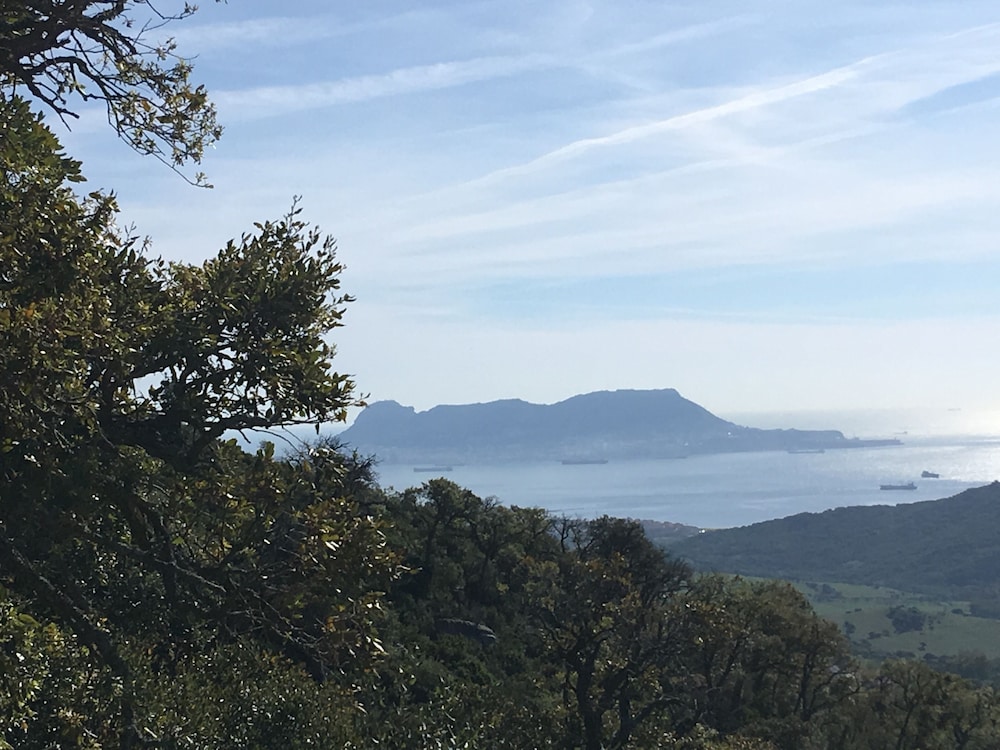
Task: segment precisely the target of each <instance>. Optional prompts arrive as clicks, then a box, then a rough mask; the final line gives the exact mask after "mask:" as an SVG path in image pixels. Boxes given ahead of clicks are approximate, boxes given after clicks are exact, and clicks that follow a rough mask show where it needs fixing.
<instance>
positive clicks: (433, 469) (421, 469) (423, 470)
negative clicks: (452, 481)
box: [413, 466, 454, 474]
mask: <svg viewBox="0 0 1000 750" xmlns="http://www.w3.org/2000/svg"><path fill="white" fill-rule="evenodd" d="M413 470H414V471H415V472H417V473H419V474H429V473H441V474H443V473H444V472H446V471H454V467H452V466H414V467H413Z"/></svg>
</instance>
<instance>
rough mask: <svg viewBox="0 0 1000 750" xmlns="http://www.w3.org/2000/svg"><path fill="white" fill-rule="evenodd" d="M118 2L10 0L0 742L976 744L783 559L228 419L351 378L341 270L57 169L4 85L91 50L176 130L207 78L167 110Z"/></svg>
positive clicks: (945, 700)
mask: <svg viewBox="0 0 1000 750" xmlns="http://www.w3.org/2000/svg"><path fill="white" fill-rule="evenodd" d="M139 5H142V6H148V3H140V2H138V0H137V2H135V3H130V2H127V1H123V2H86V1H84V2H73V3H71V2H50V3H44V4H42V3H6V4H2V5H0V11H2V24H0V41H2V45H0V66H2V67H0V72H2V73H3V76H4V77H3V79H2V80H0V124H2V128H0V174H2V177H0V414H3V417H2V420H0V583H2V586H0V747H6V748H24V749H26V750H33V749H38V750H42V749H43V748H61V747H74V748H93V749H96V748H114V747H118V748H136V747H150V748H188V747H197V748H218V749H219V750H222V749H223V748H234V747H245V748H283V749H285V748H291V749H294V748H344V747H355V748H362V747H373V746H376V745H379V746H382V747H406V748H442V747H448V748H457V747H462V748H503V747H509V748H526V747H553V748H586V749H587V750H591V749H596V748H626V747H665V748H676V749H677V750H696V749H698V748H701V749H712V748H714V749H716V750H766V749H769V748H781V749H785V748H787V749H788V750H791V749H792V748H839V749H841V750H855V749H856V750H863V749H868V748H883V747H896V748H899V749H900V750H902V749H903V748H914V749H915V748H918V747H919V748H923V749H924V750H932V749H934V748H953V747H961V748H969V750H973V749H974V748H989V747H994V746H995V745H996V741H995V739H996V737H997V729H996V723H997V721H998V720H1000V704H998V702H997V700H996V697H995V695H994V693H993V692H992V690H991V689H989V688H980V687H976V686H975V685H973V684H972V683H969V682H965V681H963V680H961V679H959V678H957V677H953V676H949V675H945V674H942V673H939V672H936V671H934V670H932V669H930V668H929V667H928V666H926V665H923V664H919V663H906V662H900V663H892V664H887V665H885V666H884V667H883V668H882V669H881V670H880V671H878V672H877V673H872V674H869V673H866V672H865V671H863V670H862V669H861V668H860V667H859V665H857V664H856V663H854V662H853V661H852V659H851V658H850V656H849V654H848V652H847V648H846V644H845V641H844V639H843V638H842V637H841V635H840V634H839V632H838V631H837V629H836V628H835V627H834V626H832V625H830V624H829V623H826V622H824V621H823V620H820V619H819V618H817V617H816V616H815V614H814V613H813V612H812V610H811V609H810V608H809V606H808V603H807V602H806V600H805V599H804V598H803V597H802V596H801V595H800V594H799V593H797V592H796V591H795V590H794V589H792V588H791V587H789V586H787V585H786V584H782V583H775V582H767V583H758V582H747V581H744V580H740V579H734V578H723V577H717V576H701V577H699V576H696V575H694V573H693V571H692V570H691V569H690V568H689V567H688V566H687V565H685V564H683V563H681V562H678V561H677V560H675V559H672V558H670V557H668V556H666V555H665V554H664V553H663V552H662V551H661V550H660V549H659V548H658V547H657V546H655V545H654V544H653V543H652V542H651V541H650V540H649V539H648V538H647V537H646V536H645V534H644V532H643V530H642V527H641V525H640V524H638V523H636V522H633V521H628V520H622V519H613V518H600V519H593V520H586V521H585V520H570V519H560V518H553V517H551V516H549V515H548V514H546V513H545V512H543V511H541V510H538V509H525V508H516V507H505V506H501V505H499V504H497V503H496V502H494V501H491V500H488V499H487V500H483V499H481V498H479V497H476V496H475V495H474V494H472V493H471V492H469V491H467V490H464V489H462V488H461V487H458V486H456V485H455V484H453V483H450V482H447V481H445V480H443V479H439V480H434V481H431V482H428V483H426V484H424V485H423V486H421V487H418V488H414V489H411V490H408V491H406V492H403V493H399V494H393V493H387V492H384V491H382V490H381V489H380V488H379V487H378V485H377V483H376V481H375V476H374V473H373V464H372V462H371V460H369V459H367V458H365V457H359V456H357V455H352V454H348V453H346V452H345V451H343V450H341V449H340V448H339V447H338V446H337V445H336V444H330V443H324V442H322V441H320V442H318V443H317V444H315V445H312V446H306V447H303V448H302V449H300V450H296V451H293V452H291V453H288V454H286V455H276V453H275V451H274V448H273V446H272V445H271V444H270V443H264V444H262V445H261V447H260V448H259V449H257V450H256V451H248V450H245V449H244V448H243V447H241V444H240V443H239V442H237V440H236V439H235V438H234V437H233V435H234V434H236V433H241V432H244V433H245V432H246V431H252V430H262V429H269V428H273V427H278V426H282V425H291V424H299V423H319V422H322V421H327V420H331V419H339V418H342V417H343V415H344V411H345V409H346V408H348V407H349V406H352V405H356V404H357V403H358V398H357V397H356V396H355V390H354V383H353V382H352V380H351V379H350V378H349V377H347V376H344V375H342V374H339V373H337V372H335V371H334V370H333V369H332V356H333V354H334V351H333V348H332V346H331V345H330V344H329V343H328V340H327V337H328V336H329V334H330V333H331V332H332V331H333V330H334V329H336V328H337V327H338V326H339V325H340V323H341V319H342V315H343V312H344V307H345V305H346V303H347V302H349V298H348V297H347V296H346V295H344V294H342V293H341V292H340V290H339V277H340V272H341V266H340V264H339V263H338V262H337V260H336V257H335V253H334V249H335V248H334V245H333V242H332V241H331V240H329V239H324V238H323V237H322V236H321V235H320V234H319V233H317V232H316V231H314V230H311V229H310V228H309V227H308V226H307V225H306V224H305V223H304V222H303V221H302V220H301V219H300V217H299V214H298V211H297V209H296V208H295V207H293V209H292V211H291V212H290V213H289V214H288V215H286V216H285V217H283V218H280V219H278V220H276V221H270V222H262V223H260V224H258V225H257V226H256V228H255V230H254V231H253V232H252V233H249V234H246V235H243V236H242V237H240V238H239V239H238V240H233V241H232V242H230V243H229V244H228V245H227V246H226V247H225V248H223V249H222V250H221V251H220V252H219V253H218V254H217V255H216V256H214V257H213V258H211V259H210V260H209V261H207V262H206V263H204V264H202V265H197V266H196V265H188V264H180V263H164V262H162V261H160V260H157V259H155V258H153V257H152V256H150V255H149V254H148V252H147V249H146V248H145V247H144V246H143V244H142V243H141V242H139V241H137V239H136V238H135V237H133V236H131V235H129V234H128V233H125V232H122V231H121V230H120V229H119V228H118V226H117V224H116V213H117V208H116V205H115V202H114V200H113V198H112V197H110V196H107V195H103V194H99V193H92V194H90V195H87V196H82V197H81V196H80V195H78V194H77V193H76V192H74V190H73V189H72V188H73V186H74V185H76V184H77V183H79V182H80V181H81V178H82V174H81V167H80V164H78V163H77V162H76V161H74V160H73V159H72V158H70V157H69V156H67V155H66V154H65V153H63V151H62V150H61V147H60V145H59V143H58V141H57V139H56V138H55V137H54V135H53V134H52V132H51V131H50V130H49V129H48V128H47V127H46V125H45V124H44V122H43V121H42V118H41V116H40V115H39V114H38V113H37V112H35V111H33V110H32V103H31V102H29V101H27V100H24V99H22V98H20V97H19V95H18V92H19V91H20V90H21V89H22V88H23V87H26V88H27V89H28V91H30V92H32V93H34V94H35V97H36V98H35V100H34V102H35V103H36V104H37V103H38V102H39V101H40V102H41V103H43V104H45V105H48V106H49V107H52V108H55V109H56V111H57V112H62V111H64V110H63V109H62V108H63V107H64V106H65V99H64V97H65V96H66V95H69V94H70V93H72V92H77V93H79V87H78V85H77V83H78V82H79V81H78V79H79V76H81V75H83V76H84V77H91V76H98V78H97V79H96V80H94V79H93V78H91V80H92V83H94V85H96V86H97V87H98V91H100V92H103V94H102V95H103V96H104V97H105V99H106V103H107V104H108V106H109V107H111V108H112V112H113V113H114V112H118V113H119V115H120V116H121V117H124V118H125V119H115V117H116V115H114V114H113V115H112V120H113V124H115V126H116V127H117V128H118V129H119V130H123V129H124V130H126V131H128V132H130V133H132V132H133V131H131V130H130V128H133V127H134V128H138V130H137V131H135V132H139V133H141V132H142V131H143V129H144V128H145V127H147V126H148V127H153V128H155V127H158V126H157V125H152V124H150V123H151V122H152V121H150V122H148V123H146V125H144V124H143V123H144V122H145V121H143V120H141V119H140V120H139V121H137V122H132V121H131V120H129V119H128V117H129V114H128V113H129V112H130V110H129V109H128V107H129V106H133V105H134V106H138V107H139V109H141V110H143V111H146V106H145V105H144V104H142V102H144V101H146V102H148V103H149V106H150V107H152V108H153V112H160V113H161V114H159V115H155V116H154V120H155V122H157V123H162V124H163V125H164V127H166V128H167V129H166V130H160V131H156V132H155V133H154V136H155V137H160V138H163V139H165V142H166V143H168V144H170V148H171V149H178V151H172V153H173V155H174V156H173V157H172V158H173V159H174V160H175V161H176V160H178V158H179V157H186V156H194V155H196V154H197V153H200V152H198V148H199V147H200V146H199V142H200V141H199V139H200V138H201V137H202V135H203V133H204V130H203V128H204V126H205V122H206V121H205V120H204V119H202V120H199V117H202V116H203V115H204V114H205V112H206V111H207V110H204V109H202V106H203V103H202V102H201V99H199V98H198V97H195V98H194V99H193V100H192V101H191V102H190V111H189V116H190V118H191V121H190V122H189V123H188V122H186V121H182V122H180V123H179V125H178V127H176V128H174V127H173V125H172V124H171V123H172V120H171V118H172V117H180V118H182V120H183V118H184V117H185V116H187V115H185V114H184V111H183V108H182V109H181V110H177V111H174V110H171V109H170V107H174V106H175V105H177V101H175V100H168V99H167V97H166V94H164V93H163V91H164V90H161V89H159V88H156V87H157V86H161V85H167V86H168V89H169V86H170V85H172V84H171V81H173V82H174V84H176V85H177V86H180V88H179V89H177V90H176V91H173V95H177V96H180V97H181V100H180V101H183V99H184V97H185V96H187V95H188V94H187V93H185V92H187V91H188V90H187V89H185V88H184V86H185V85H186V84H185V83H184V81H186V78H185V76H186V69H185V70H182V71H181V73H178V74H177V75H178V76H180V77H179V78H176V79H171V78H169V74H168V73H164V72H163V71H162V70H161V69H159V68H158V67H156V64H155V63H152V65H153V67H152V68H148V67H143V65H144V63H140V62H137V61H135V60H134V59H133V58H132V57H130V55H135V54H138V53H137V52H136V51H135V50H139V49H141V48H140V47H136V48H135V49H134V50H133V49H131V48H130V47H129V46H128V45H129V44H139V43H140V39H139V37H137V36H132V37H130V36H128V33H127V32H122V31H120V30H119V31H114V32H113V33H112V31H110V30H109V27H107V26H106V24H111V23H117V22H120V21H122V20H123V16H122V14H123V13H124V12H125V11H126V10H128V9H130V8H134V7H135V6H139ZM149 7H151V6H149ZM74 14H76V15H74ZM50 23H51V24H55V25H54V26H53V27H52V28H54V29H55V30H56V31H57V32H58V33H56V34H55V35H54V36H52V35H51V34H49V32H48V31H44V30H43V31H39V29H41V28H42V27H43V26H44V27H45V28H46V29H49V26H47V25H46V24H50ZM60 24H69V27H68V28H69V30H68V31H67V30H66V29H64V27H63V26H60ZM116 28H118V29H121V28H127V26H125V27H116ZM50 30H51V29H50ZM122 34H124V36H122ZM80 35H82V36H80ZM83 36H85V37H86V38H87V39H89V40H90V42H88V43H86V44H93V45H96V46H95V47H94V48H91V47H89V46H88V47H86V49H77V48H74V46H73V45H74V44H84V43H83V42H81V41H80V39H82V38H83ZM46 45H48V46H46ZM102 45H103V52H101V49H102ZM74 49H75V50H76V51H75V52H74ZM60 50H61V51H60ZM67 50H68V51H67ZM122 50H124V53H122ZM130 50H131V51H130ZM91 52H93V54H94V55H98V54H100V55H103V56H100V57H99V58H95V60H98V59H99V61H100V65H105V66H109V67H107V68H101V67H99V66H98V63H97V62H93V64H92V65H91V63H88V62H87V60H89V59H90V58H89V57H87V55H89V54H90V53H91ZM118 54H125V57H123V58H121V59H119V58H117V57H116V55H118ZM81 55H82V57H81ZM85 65H91V67H83V66H85ZM61 66H62V67H61ZM93 66H98V67H93ZM102 71H103V72H102ZM161 74H162V75H168V77H167V78H166V79H158V78H157V76H160V75H161ZM182 74H183V75H182ZM119 75H120V76H124V78H122V79H121V80H119V79H117V78H116V76H119ZM32 76H35V77H34V78H33V77H32ZM74 76H76V79H74ZM100 76H106V79H102V78H100ZM74 80H75V81H76V82H75V83H74ZM164 81H166V83H165V84H164ZM46 82H47V83H46ZM119 85H127V86H128V87H136V89H135V90H142V87H143V86H152V87H153V91H154V93H155V92H156V91H160V93H161V94H163V97H162V101H160V103H159V104H157V101H159V100H156V99H155V96H154V97H153V98H152V99H149V98H143V97H144V96H145V95H142V94H135V91H134V90H133V89H131V88H126V89H124V90H121V91H120V90H119V89H116V88H114V87H115V86H119ZM171 90H172V89H171ZM116 91H117V92H119V94H120V95H121V96H122V97H124V98H121V99H118V98H116V96H118V95H119V94H116V93H115V92H116ZM130 92H131V93H130ZM158 95H159V94H158ZM136 96H137V97H138V98H135V97H136ZM136 102H138V104H136ZM121 107H124V109H115V108H121ZM156 107H167V108H168V109H167V110H163V109H160V110H157V109H156ZM122 112H124V113H125V114H123V115H122V114H121V113H122ZM143 117H144V115H143ZM161 118H164V119H161ZM189 125H190V127H188V126H189ZM134 145H137V146H138V147H140V148H142V149H144V150H151V151H154V152H155V148H154V147H152V146H148V144H147V146H146V147H144V146H143V142H142V141H139V142H138V143H137V144H134Z"/></svg>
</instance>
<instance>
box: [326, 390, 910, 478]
mask: <svg viewBox="0 0 1000 750" xmlns="http://www.w3.org/2000/svg"><path fill="white" fill-rule="evenodd" d="M340 439H341V440H342V441H343V442H344V443H345V444H347V445H349V446H350V447H352V448H356V449H357V450H359V451H360V452H362V453H371V454H375V455H377V456H378V458H379V459H380V460H382V461H385V462H387V463H408V462H414V463H462V462H466V463H485V462H499V461H533V460H543V461H545V460H553V461H558V460H573V459H581V460H586V459H592V460H593V459H599V460H604V459H608V460H621V459H628V458H676V457H681V456H687V455H693V454H698V453H726V452H734V451H754V450H807V449H820V448H822V449H835V448H850V447H858V446H862V445H872V444H878V443H881V444H884V443H886V442H897V441H864V440H856V439H852V440H849V439H847V438H845V437H844V435H843V433H841V432H838V431H836V430H760V429H754V428H752V427H744V426H741V425H737V424H734V423H732V422H728V421H726V420H724V419H721V418H719V417H717V416H715V415H714V414H712V413H711V412H709V411H708V410H707V409H705V408H704V407H701V406H699V405H698V404H696V403H694V402H693V401H689V400H688V399H686V398H684V397H682V396H681V395H680V394H679V393H678V392H677V391H676V390H673V389H662V390H619V391H599V392H596V393H588V394H583V395H579V396H574V397H572V398H569V399H566V400H565V401H560V402H559V403H556V404H551V405H541V404H531V403H528V402H526V401H520V400H505V401H493V402H490V403H485V404H466V405H460V406H436V407H434V408H433V409H430V410H428V411H424V412H418V411H416V410H415V409H414V408H412V407H407V406H402V405H400V404H398V403H397V402H395V401H379V402H376V403H374V404H372V405H370V406H369V407H368V408H366V409H365V410H364V411H363V412H361V414H360V415H359V416H358V418H357V420H356V421H355V423H354V424H353V425H352V426H351V427H350V428H348V429H347V430H345V431H344V432H343V433H341V435H340Z"/></svg>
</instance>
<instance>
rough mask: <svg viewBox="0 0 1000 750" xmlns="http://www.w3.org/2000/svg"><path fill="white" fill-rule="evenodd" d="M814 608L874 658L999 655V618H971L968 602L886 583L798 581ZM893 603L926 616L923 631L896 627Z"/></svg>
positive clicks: (994, 657) (990, 656)
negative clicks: (882, 584)
mask: <svg viewBox="0 0 1000 750" xmlns="http://www.w3.org/2000/svg"><path fill="white" fill-rule="evenodd" d="M796 585H797V586H798V588H799V589H801V590H802V591H803V593H805V594H806V596H808V597H809V600H810V601H811V602H812V605H813V607H814V608H815V610H816V612H817V613H818V614H819V615H821V616H822V617H825V618H827V619H829V620H831V621H832V622H834V623H836V624H838V625H840V626H841V627H842V628H844V626H845V623H850V624H851V625H852V626H853V628H848V630H851V631H852V632H850V633H849V638H850V640H851V642H852V643H853V644H854V646H855V648H856V649H857V651H858V652H859V653H861V654H868V655H871V656H872V657H878V658H881V657H887V656H904V655H905V656H911V657H916V658H922V657H923V656H924V655H926V654H934V655H937V656H957V655H958V654H960V653H963V652H970V651H977V652H980V653H982V654H984V655H986V656H987V657H989V658H992V659H996V658H1000V620H992V619H986V618H983V617H973V616H971V615H970V614H969V604H968V602H963V601H947V600H941V599H936V598H934V597H929V596H924V595H920V594H912V593H907V592H903V591H899V590H896V589H890V588H885V587H882V586H878V587H875V586H861V585H857V584H845V583H813V582H809V583H798V584H796ZM894 607H903V608H910V607H913V608H915V609H917V610H919V611H920V612H921V613H923V614H924V615H925V616H926V620H925V622H924V624H923V627H921V628H920V629H919V630H912V631H908V632H903V633H899V632H897V630H896V628H895V626H894V625H893V622H892V621H891V620H890V618H889V612H890V610H891V609H892V608H894Z"/></svg>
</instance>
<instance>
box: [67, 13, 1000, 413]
mask: <svg viewBox="0 0 1000 750" xmlns="http://www.w3.org/2000/svg"><path fill="white" fill-rule="evenodd" d="M164 33H169V34H170V35H172V36H174V37H175V38H176V40H177V42H178V44H179V50H180V52H181V53H182V54H185V55H188V56H191V57H193V58H194V78H195V79H196V80H197V81H198V82H202V83H204V84H206V86H207V87H208V89H209V91H210V93H211V96H212V98H213V99H214V101H215V102H216V104H217V106H218V110H219V119H220V120H221V122H222V124H223V125H224V127H225V133H224V135H223V138H222V140H221V141H220V142H219V143H218V144H217V146H216V147H215V148H214V149H212V150H211V151H210V152H209V153H208V154H207V155H206V158H205V160H204V162H203V164H202V165H201V167H200V168H201V169H202V170H203V171H204V172H206V173H207V175H208V178H209V180H210V181H211V182H212V183H213V185H214V186H215V187H214V189H212V190H205V189H199V188H195V187H192V186H190V185H188V184H187V183H185V182H184V181H183V180H182V179H180V178H179V177H178V176H177V175H175V174H174V173H172V172H171V171H170V170H169V169H167V168H166V167H164V166H163V165H162V164H160V163H159V162H157V161H155V160H153V159H150V158H143V157H140V156H138V155H136V154H134V153H132V152H131V151H129V150H128V148H127V147H126V146H124V145H123V144H121V143H120V142H119V141H117V140H116V139H115V137H114V134H113V133H112V132H111V131H110V129H109V128H108V127H107V124H106V123H105V122H103V120H102V117H101V115H100V113H98V112H84V116H83V117H82V118H81V119H80V121H78V122H77V123H75V124H74V125H73V129H72V131H71V132H69V133H67V134H65V135H64V136H63V140H64V143H65V145H66V146H67V148H68V150H69V151H70V153H72V154H73V155H74V156H76V157H78V158H82V159H83V161H84V171H85V173H86V174H87V175H88V177H89V182H88V184H87V187H88V189H93V188H104V189H108V190H114V191H115V192H116V193H117V195H118V197H119V202H120V204H121V207H122V216H121V220H122V223H123V224H130V225H134V226H135V227H136V230H137V231H138V232H139V233H141V234H144V235H148V236H149V237H150V238H151V240H152V252H153V254H155V255H160V256H163V257H165V258H168V259H171V260H178V261H188V262H201V261H202V260H204V259H206V258H208V257H210V256H211V255H213V254H214V253H215V252H217V251H218V249H220V248H221V247H222V246H223V245H224V244H225V242H226V240H228V239H229V238H231V237H239V236H240V235H241V234H243V233H244V232H247V231H251V230H252V228H253V223H254V222H255V221H261V220H266V219H273V218H278V217H280V216H281V215H283V214H284V213H285V212H286V211H287V210H288V208H289V207H290V206H291V204H292V201H293V198H294V197H295V196H301V207H302V209H303V214H302V215H303V217H304V218H306V220H308V221H309V222H311V223H312V224H314V225H317V226H319V227H320V228H321V229H322V230H324V231H325V232H327V233H329V234H332V235H333V236H335V237H336V238H337V240H338V247H339V251H338V252H339V258H340V260H342V261H343V262H344V263H345V265H346V271H345V272H344V275H343V290H344V291H346V292H348V293H350V294H352V295H354V296H355V297H356V298H357V301H356V302H354V303H353V304H351V305H350V306H349V309H348V313H347V315H346V317H345V326H344V327H343V328H341V329H338V330H337V331H336V332H335V333H334V335H333V337H332V340H333V341H334V342H335V343H336V345H337V350H338V352H337V357H336V360H335V366H336V368H337V369H338V370H339V371H341V372H348V373H351V374H352V375H353V376H354V377H355V379H356V382H357V384H358V388H359V390H360V391H361V392H362V393H364V394H367V396H368V398H369V401H377V400H383V399H393V400H396V401H399V402H400V403H403V404H406V405H410V406H415V407H416V408H418V409H427V408H430V407H432V406H434V405H436V404H441V403H450V404H456V403H471V402H482V401H492V400H495V399H501V398H521V399H525V400H528V401H532V402H536V403H552V402H555V401H559V400H562V399H564V398H567V397H569V396H572V395H574V394H577V393H585V392H589V391H594V390H604V389H610V390H614V389H619V388H676V389H677V390H678V391H680V393H681V394H682V395H684V396H686V397H687V398H689V399H691V400H693V401H696V402H697V403H699V404H701V405H702V406H705V407H706V408H708V409H709V410H711V411H713V412H715V413H717V414H721V415H725V414H727V413H733V412H755V411H781V412H795V411H800V410H840V409H868V408H878V409H894V408H910V407H917V406H922V407H930V408H934V409H940V410H955V409H962V410H963V411H964V412H966V413H979V412H984V411H985V410H990V409H1000V388H998V385H1000V378H998V376H1000V346H998V345H997V344H998V339H1000V295H998V294H997V291H998V287H1000V247H998V240H1000V138H998V137H997V134H998V132H1000V5H998V4H997V3H996V2H995V0H988V1H981V0H965V1H963V2H962V3H942V2H940V1H939V0H933V1H930V2H923V1H921V0H908V1H907V2H905V3H893V2H880V3H872V2H870V1H869V0H843V1H842V2H838V3H831V2H829V0H824V1H823V2H814V1H813V0H794V1H792V0H758V2H753V3H746V2H733V1H730V0H698V1H697V2H695V1H694V0H681V1H678V2H659V1H658V2H651V1H644V0H640V1H636V0H614V2H611V1H610V0H607V1H606V0H593V1H591V2H585V1H583V0H548V1H547V2H545V3H537V2H531V3H529V2H525V1H524V0H505V1H504V2H493V1H489V0H488V1H486V2H478V1H476V0H461V2H459V1H458V0H425V2H422V3H419V4H414V3H408V2H396V1H393V0H387V1H385V2H372V3H343V2H335V1H331V0H299V1H298V2H295V3H278V2H265V1H264V0H232V2H230V3H228V4H217V3H212V2H208V1H207V0H206V1H205V2H203V5H202V7H201V8H200V9H199V11H198V12H197V13H196V14H195V15H194V16H193V17H192V18H189V19H186V20H183V21H181V22H178V23H176V24H172V25H170V26H169V27H168V28H167V29H166V30H165V32H164ZM788 426H794V425H788ZM997 431H998V432H1000V424H998V425H997Z"/></svg>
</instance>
